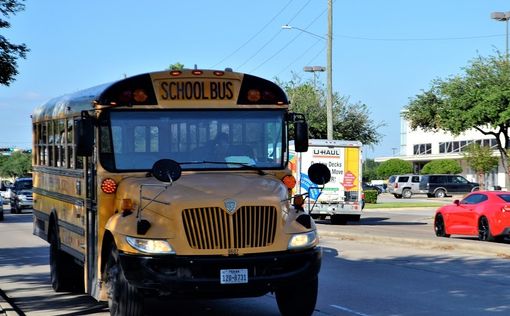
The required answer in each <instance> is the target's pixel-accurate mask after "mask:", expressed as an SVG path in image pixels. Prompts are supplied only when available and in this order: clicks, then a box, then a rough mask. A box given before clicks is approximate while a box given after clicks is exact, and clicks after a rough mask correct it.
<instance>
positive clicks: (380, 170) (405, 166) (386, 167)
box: [377, 158, 413, 179]
mask: <svg viewBox="0 0 510 316" xmlns="http://www.w3.org/2000/svg"><path fill="white" fill-rule="evenodd" d="M412 172H413V164H412V163H411V162H409V161H405V160H402V159H399V158H393V159H390V160H387V161H385V162H381V164H380V165H379V167H377V175H378V176H379V178H381V179H387V178H388V177H389V176H391V175H394V174H406V173H412Z"/></svg>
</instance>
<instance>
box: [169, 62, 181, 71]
mask: <svg viewBox="0 0 510 316" xmlns="http://www.w3.org/2000/svg"><path fill="white" fill-rule="evenodd" d="M168 69H170V70H183V69H184V65H183V64H181V63H180V62H176V63H175V64H171V65H170V66H168Z"/></svg>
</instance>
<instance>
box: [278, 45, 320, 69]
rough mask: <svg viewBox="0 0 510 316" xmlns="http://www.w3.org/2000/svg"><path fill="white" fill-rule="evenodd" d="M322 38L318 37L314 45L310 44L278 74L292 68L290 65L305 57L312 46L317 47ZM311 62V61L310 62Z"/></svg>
mask: <svg viewBox="0 0 510 316" xmlns="http://www.w3.org/2000/svg"><path fill="white" fill-rule="evenodd" d="M321 41H322V39H317V40H316V41H315V42H314V43H312V45H310V46H309V47H308V48H307V49H306V50H305V51H303V53H302V54H301V55H299V56H298V57H297V58H296V59H294V60H293V61H292V62H291V63H290V64H288V65H287V66H286V67H285V68H283V69H282V70H281V71H280V72H279V73H278V74H277V75H276V76H279V75H281V74H282V73H283V72H284V71H286V70H287V69H289V68H290V66H292V65H294V64H295V63H296V62H297V61H298V60H300V59H301V58H303V56H305V55H306V54H307V53H308V52H309V51H310V50H311V49H312V48H314V47H316V46H317V43H318V42H321ZM323 51H324V49H322V50H321V51H320V52H319V53H321V52H323ZM317 56H318V54H317V55H315V57H317ZM315 57H314V59H315ZM308 64H310V63H308Z"/></svg>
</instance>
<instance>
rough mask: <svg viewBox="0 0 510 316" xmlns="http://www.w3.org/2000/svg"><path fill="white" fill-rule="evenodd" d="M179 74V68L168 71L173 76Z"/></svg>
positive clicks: (180, 72)
mask: <svg viewBox="0 0 510 316" xmlns="http://www.w3.org/2000/svg"><path fill="white" fill-rule="evenodd" d="M181 74H182V71H180V70H172V71H170V75H172V76H174V77H177V76H180V75H181Z"/></svg>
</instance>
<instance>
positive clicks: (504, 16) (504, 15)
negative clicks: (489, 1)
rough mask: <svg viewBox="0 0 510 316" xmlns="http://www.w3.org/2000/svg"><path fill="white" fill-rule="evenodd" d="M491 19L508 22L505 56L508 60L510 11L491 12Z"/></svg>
mask: <svg viewBox="0 0 510 316" xmlns="http://www.w3.org/2000/svg"><path fill="white" fill-rule="evenodd" d="M491 19H493V20H496V21H505V23H506V42H505V43H506V45H505V46H506V50H505V57H506V61H507V62H508V20H509V19H510V11H507V12H492V13H491Z"/></svg>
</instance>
